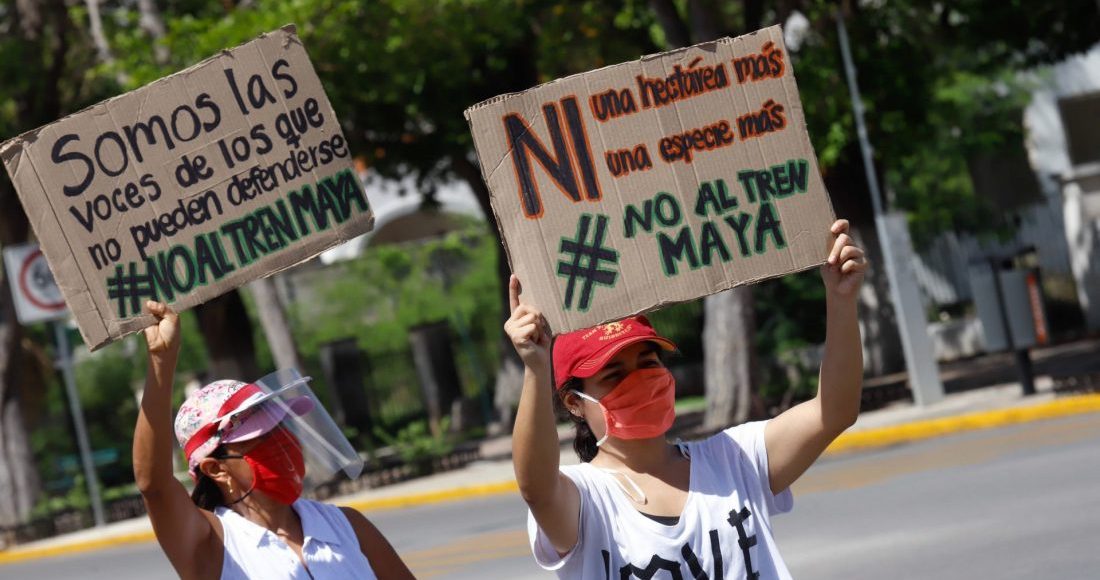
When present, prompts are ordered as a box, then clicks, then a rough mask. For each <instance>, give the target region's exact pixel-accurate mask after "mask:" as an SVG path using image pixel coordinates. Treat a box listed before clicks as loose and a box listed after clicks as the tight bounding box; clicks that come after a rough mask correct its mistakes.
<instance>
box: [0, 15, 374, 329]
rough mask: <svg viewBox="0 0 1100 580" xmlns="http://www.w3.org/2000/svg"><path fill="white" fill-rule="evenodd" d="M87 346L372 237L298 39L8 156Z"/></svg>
mask: <svg viewBox="0 0 1100 580" xmlns="http://www.w3.org/2000/svg"><path fill="white" fill-rule="evenodd" d="M0 155H2V157H3V160H4V164H5V166H6V167H7V170H8V172H9V174H10V175H11V177H12V181H13V182H14V183H15V185H16V189H17V191H18V193H19V196H20V198H21V200H22V202H23V206H24V207H25V208H26V210H27V214H28V216H29V217H30V220H31V224H32V225H33V226H34V230H35V233H36V235H37V236H38V238H39V240H40V242H41V245H42V251H43V252H44V253H45V255H46V258H47V260H48V261H49V264H50V268H51V269H52V270H53V273H54V276H55V278H56V280H57V283H58V286H59V287H60V288H61V291H62V293H63V295H64V296H65V300H66V302H68V304H69V307H70V309H71V310H72V313H73V315H74V316H75V317H76V320H77V323H78V325H79V326H80V331H81V333H82V334H83V336H84V340H85V342H87V344H88V345H89V346H90V347H92V348H97V347H99V346H102V345H103V344H106V343H107V342H109V341H111V340H113V339H115V338H118V337H120V336H122V335H125V334H127V333H129V332H133V331H136V330H139V329H141V328H143V327H144V326H146V325H148V324H149V322H150V318H149V317H148V316H143V315H142V308H143V304H144V302H145V300H148V299H154V300H161V301H165V302H169V303H172V304H174V305H175V307H176V308H177V309H181V310H182V309H185V308H188V307H191V306H194V305H196V304H200V303H202V302H204V301H206V300H209V299H211V298H213V297H215V296H218V295H220V294H222V293H224V292H227V291H229V290H231V289H233V288H236V287H238V286H240V285H242V284H244V283H246V282H248V281H250V280H253V279H256V278H259V277H262V276H264V275H267V274H270V273H273V272H277V271H279V270H282V269H284V268H287V267H290V266H293V265H294V264H297V263H299V262H301V261H302V260H305V259H308V258H310V257H312V256H315V255H317V254H318V253H320V252H321V251H323V250H325V249H327V248H329V247H331V246H333V245H335V244H337V243H339V242H341V241H343V240H346V239H348V238H350V237H353V236H356V235H359V234H361V233H364V232H366V231H368V230H370V228H371V226H372V224H373V216H372V213H371V210H370V206H369V204H368V203H367V199H366V197H365V195H364V193H363V190H362V187H361V185H360V183H359V181H358V178H357V176H356V175H355V173H354V171H353V169H352V161H351V153H350V151H349V150H348V144H347V142H346V141H345V139H344V136H343V134H342V133H341V131H340V125H339V121H338V120H337V119H336V115H335V114H334V113H333V111H332V107H331V105H330V104H329V101H328V98H327V97H326V96H325V93H324V90H323V89H322V87H321V83H320V81H319V79H318V78H317V74H316V73H315V72H314V70H313V65H312V64H311V63H310V61H309V57H308V56H307V55H306V52H305V49H304V48H303V47H302V45H301V43H300V42H299V40H298V37H297V36H296V35H295V33H294V30H293V28H292V27H287V28H284V29H282V30H278V31H275V32H273V33H270V34H266V35H263V36H261V37H260V38H258V39H256V40H254V41H252V42H249V43H247V44H244V45H241V46H239V47H237V48H235V49H233V50H228V51H224V52H223V53H221V54H219V55H217V56H215V57H212V58H210V59H208V60H206V61H204V62H202V63H200V64H198V65H195V66H194V67H191V68H189V69H187V70H185V71H182V72H179V73H176V74H174V75H172V76H169V77H165V78H163V79H160V80H159V81H156V82H154V83H152V84H150V85H148V86H145V87H142V88H140V89H137V90H135V91H133V92H130V93H127V94H125V95H122V96H120V97H117V98H114V99H111V100H109V101H105V102H103V103H99V104H98V105H95V106H93V107H91V108H89V109H87V110H84V111H81V112H79V113H76V114H74V115H72V116H69V117H66V118H64V119H61V120H60V121H57V122H55V123H53V124H51V125H48V126H46V127H43V128H40V129H38V130H35V131H32V132H30V133H28V134H25V135H22V136H20V137H18V138H16V139H12V140H11V141H8V142H6V143H4V145H3V146H2V147H0Z"/></svg>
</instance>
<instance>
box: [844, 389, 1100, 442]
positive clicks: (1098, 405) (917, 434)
mask: <svg viewBox="0 0 1100 580" xmlns="http://www.w3.org/2000/svg"><path fill="white" fill-rule="evenodd" d="M1096 412H1100V395H1076V396H1072V397H1066V398H1064V399H1058V400H1055V401H1049V402H1046V403H1039V404H1036V405H1030V406H1025V407H1013V408H1009V409H997V410H994V411H978V412H974V413H966V414H963V415H956V416H953V417H943V418H941V419H927V420H923V421H914V422H912V423H904V424H901V425H894V426H890V427H876V428H872V429H867V430H865V431H855V432H847V433H844V434H842V435H841V436H840V437H837V438H836V439H835V440H834V441H833V443H832V444H831V445H829V447H828V448H826V449H825V453H828V454H830V455H832V454H839V453H846V452H850V451H857V450H868V449H876V448H881V447H890V446H893V445H899V444H902V443H911V442H914V441H922V440H924V439H932V438H934V437H942V436H944V435H952V434H955V433H965V432H968V431H978V430H981V429H992V428H994V427H1005V426H1008V425H1016V424H1019V423H1028V422H1031V421H1041V420H1043V419H1055V418H1058V417H1069V416H1072V415H1081V414H1084V413H1096Z"/></svg>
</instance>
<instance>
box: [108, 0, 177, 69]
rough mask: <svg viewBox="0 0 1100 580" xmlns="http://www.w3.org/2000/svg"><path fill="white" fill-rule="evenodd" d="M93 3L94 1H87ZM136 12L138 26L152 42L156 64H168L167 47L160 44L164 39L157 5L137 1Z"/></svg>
mask: <svg viewBox="0 0 1100 580" xmlns="http://www.w3.org/2000/svg"><path fill="white" fill-rule="evenodd" d="M88 1H90V2H94V1H96V0H88ZM137 5H138V12H140V13H141V18H140V19H139V20H138V26H140V27H141V29H142V30H144V31H145V33H146V34H148V35H149V38H151V39H152V40H153V57H154V58H155V59H156V61H157V64H165V63H167V62H168V57H169V54H168V47H167V46H164V44H163V43H162V42H161V41H162V40H163V39H164V34H165V30H164V21H163V20H162V19H161V17H160V12H159V11H157V5H156V3H154V2H153V0H137Z"/></svg>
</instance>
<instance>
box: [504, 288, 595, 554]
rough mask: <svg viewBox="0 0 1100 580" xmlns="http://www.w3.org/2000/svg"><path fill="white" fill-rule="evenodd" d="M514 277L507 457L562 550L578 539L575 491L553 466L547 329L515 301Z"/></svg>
mask: <svg viewBox="0 0 1100 580" xmlns="http://www.w3.org/2000/svg"><path fill="white" fill-rule="evenodd" d="M519 293H520V285H519V280H518V279H517V278H516V277H515V276H512V278H511V280H509V282H508V294H509V297H510V302H511V307H512V316H511V317H510V318H509V319H508V321H507V322H505V323H504V331H505V332H507V333H508V337H509V338H511V340H512V345H513V346H515V348H516V352H518V353H519V356H520V358H521V359H523V366H524V369H523V392H522V394H521V395H520V399H519V409H518V410H517V412H516V425H515V428H514V429H513V430H512V463H513V467H514V468H515V471H516V482H517V483H519V492H520V494H521V495H522V496H523V501H525V502H527V505H528V507H530V508H531V513H532V514H533V515H534V516H535V521H536V522H538V524H539V528H541V529H542V531H543V533H544V534H546V537H547V539H549V540H550V543H551V545H553V546H554V548H555V549H556V550H557V551H558V552H560V553H563V554H564V553H566V552H568V551H570V550H572V549H573V546H575V545H576V544H577V537H578V530H579V527H580V493H579V492H578V491H577V486H576V485H575V484H574V483H573V480H571V479H569V478H568V477H566V476H565V475H563V474H562V473H561V472H560V471H558V464H559V460H560V458H561V450H560V449H559V446H558V430H557V425H556V421H555V419H554V399H553V397H555V396H556V395H555V393H554V387H553V381H552V380H551V378H550V333H549V332H548V330H547V327H546V321H545V319H543V317H542V313H540V312H539V311H538V310H537V309H535V308H533V307H531V306H527V305H522V304H520V303H519Z"/></svg>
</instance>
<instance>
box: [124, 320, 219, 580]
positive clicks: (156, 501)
mask: <svg viewBox="0 0 1100 580" xmlns="http://www.w3.org/2000/svg"><path fill="white" fill-rule="evenodd" d="M146 310H148V311H149V312H150V313H151V314H152V315H153V316H155V317H156V318H157V323H156V324H155V325H152V326H149V327H148V328H146V329H145V340H146V343H147V345H148V349H149V374H148V376H147V377H146V379H145V391H144V393H143V394H142V397H141V408H140V410H139V411H138V420H137V426H136V427H135V428H134V481H135V483H136V484H137V487H138V491H140V492H141V496H142V498H143V499H144V500H145V508H146V510H147V511H148V512H149V520H150V521H151V522H152V523H153V532H154V533H156V536H157V541H158V542H160V546H161V548H162V549H163V550H164V553H165V555H167V556H168V560H169V561H170V562H172V566H174V567H175V569H176V572H178V573H179V575H180V576H181V577H184V578H216V577H217V576H218V575H220V573H221V562H222V557H221V555H222V547H221V539H220V538H219V537H218V536H219V535H220V534H216V533H215V526H216V525H218V524H217V518H216V517H214V515H213V514H211V513H209V512H206V511H204V510H201V509H199V508H198V507H197V506H196V505H195V504H194V503H193V502H192V501H191V498H190V496H188V494H187V490H186V489H184V487H183V485H182V484H181V483H180V482H179V481H177V480H176V477H175V475H173V473H172V453H174V451H173V449H172V380H173V377H174V375H175V372H176V361H177V359H178V357H179V349H180V335H179V317H178V316H177V315H176V313H175V312H173V311H172V310H171V309H170V308H168V307H167V306H165V305H164V304H160V303H158V302H148V303H147V304H146ZM218 530H219V531H220V526H219V527H218Z"/></svg>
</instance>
